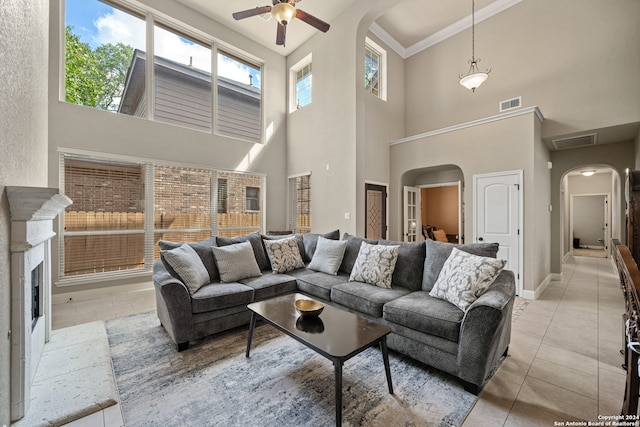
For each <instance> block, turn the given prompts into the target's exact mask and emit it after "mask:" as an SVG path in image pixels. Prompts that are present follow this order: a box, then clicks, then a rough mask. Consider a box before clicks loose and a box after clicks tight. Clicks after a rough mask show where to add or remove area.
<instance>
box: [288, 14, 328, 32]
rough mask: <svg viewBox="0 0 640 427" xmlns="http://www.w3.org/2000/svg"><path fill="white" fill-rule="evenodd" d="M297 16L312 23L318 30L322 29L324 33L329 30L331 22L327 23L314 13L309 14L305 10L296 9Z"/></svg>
mask: <svg viewBox="0 0 640 427" xmlns="http://www.w3.org/2000/svg"><path fill="white" fill-rule="evenodd" d="M296 18H298V19H299V20H301V21H304V22H306V23H307V24H309V25H311V26H312V27H315V28H317V29H318V30H320V31H322V32H323V33H326V32H327V31H329V24H327V23H326V22H324V21H322V20H320V19H318V18H316V17H315V16H313V15H310V14H308V13H307V12H305V11H304V10H301V9H296Z"/></svg>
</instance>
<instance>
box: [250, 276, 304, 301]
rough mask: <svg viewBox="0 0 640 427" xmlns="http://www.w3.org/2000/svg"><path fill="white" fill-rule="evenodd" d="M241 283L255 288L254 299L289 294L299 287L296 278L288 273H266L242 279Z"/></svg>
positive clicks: (258, 299)
mask: <svg viewBox="0 0 640 427" xmlns="http://www.w3.org/2000/svg"><path fill="white" fill-rule="evenodd" d="M240 283H242V284H243V285H246V286H249V287H250V288H252V289H253V291H254V292H253V300H254V301H262V300H264V299H267V298H273V297H276V296H278V295H284V294H288V293H291V292H295V291H296V289H297V282H296V279H295V278H294V277H291V276H289V275H287V274H265V275H262V276H260V277H251V278H248V279H242V280H240Z"/></svg>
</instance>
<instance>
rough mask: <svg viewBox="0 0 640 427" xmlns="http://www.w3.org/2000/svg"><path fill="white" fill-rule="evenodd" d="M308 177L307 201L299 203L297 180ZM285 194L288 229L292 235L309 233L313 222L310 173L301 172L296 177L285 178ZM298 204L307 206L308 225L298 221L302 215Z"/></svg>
mask: <svg viewBox="0 0 640 427" xmlns="http://www.w3.org/2000/svg"><path fill="white" fill-rule="evenodd" d="M304 177H308V183H309V186H308V187H307V192H308V196H309V197H308V199H307V200H303V201H301V200H300V198H299V188H298V180H299V179H300V178H304ZM287 186H288V189H287V194H288V200H287V203H288V206H289V208H288V209H287V215H288V217H287V224H289V229H290V230H291V231H293V232H294V233H301V234H302V233H310V232H311V224H312V221H313V215H312V207H311V203H312V199H311V172H303V173H299V174H296V175H290V176H289V177H288V178H287ZM300 203H307V204H308V212H307V214H308V223H307V224H301V223H300V221H299V219H300V215H301V214H302V213H301V212H300V209H299V205H300Z"/></svg>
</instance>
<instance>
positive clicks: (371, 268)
mask: <svg viewBox="0 0 640 427" xmlns="http://www.w3.org/2000/svg"><path fill="white" fill-rule="evenodd" d="M399 250H400V246H399V245H372V244H369V243H367V242H362V244H361V245H360V251H359V252H358V258H356V262H355V264H354V265H353V269H352V270H351V275H350V276H349V281H350V282H364V283H368V284H370V285H375V286H379V287H381V288H391V278H392V276H393V271H394V270H395V268H396V262H397V261H398V251H399Z"/></svg>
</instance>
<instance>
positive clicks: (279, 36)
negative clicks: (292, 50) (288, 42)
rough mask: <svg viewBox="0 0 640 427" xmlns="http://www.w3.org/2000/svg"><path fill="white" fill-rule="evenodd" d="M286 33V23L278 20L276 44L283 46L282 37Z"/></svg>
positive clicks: (283, 37)
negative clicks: (283, 23)
mask: <svg viewBox="0 0 640 427" xmlns="http://www.w3.org/2000/svg"><path fill="white" fill-rule="evenodd" d="M286 35H287V27H286V25H282V24H281V23H279V22H278V32H277V34H276V44H277V45H278V46H284V39H285V37H286Z"/></svg>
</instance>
